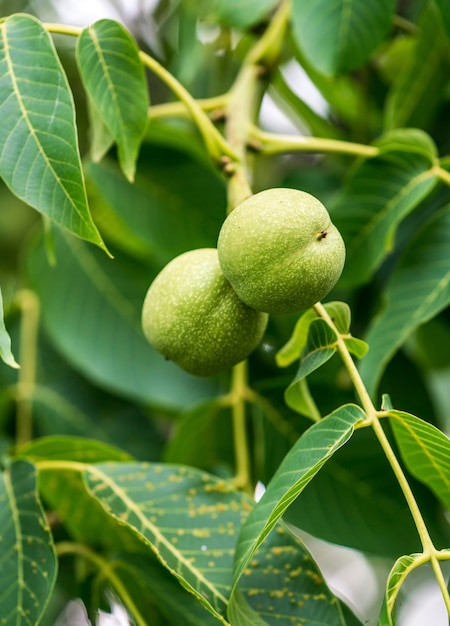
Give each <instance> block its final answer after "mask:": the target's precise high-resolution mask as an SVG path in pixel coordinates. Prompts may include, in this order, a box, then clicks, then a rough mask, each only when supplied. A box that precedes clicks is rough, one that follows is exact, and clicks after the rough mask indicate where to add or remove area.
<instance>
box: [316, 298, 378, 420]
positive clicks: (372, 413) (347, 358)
mask: <svg viewBox="0 0 450 626" xmlns="http://www.w3.org/2000/svg"><path fill="white" fill-rule="evenodd" d="M314 310H315V312H316V313H317V315H318V316H319V317H321V318H322V319H324V320H325V321H326V322H327V323H328V324H329V326H331V328H332V329H333V330H334V332H335V333H336V335H337V338H338V339H337V346H336V347H337V349H338V352H339V354H340V357H341V359H342V361H343V363H344V365H345V368H346V370H347V372H348V375H349V376H350V378H351V381H352V383H353V386H354V387H355V390H356V393H357V394H358V396H359V399H360V400H361V404H362V407H363V409H364V412H365V414H366V415H367V421H368V423H371V422H372V421H373V420H375V419H378V418H377V411H376V409H375V407H374V405H373V402H372V400H371V398H370V396H369V394H368V392H367V389H366V387H365V385H364V383H363V381H362V378H361V376H360V374H359V372H358V369H357V367H356V365H355V362H354V361H353V359H352V356H351V354H350V352H349V351H348V350H347V346H346V345H345V341H344V340H343V339H342V337H341V335H340V333H339V331H338V329H337V328H336V326H335V324H334V322H333V320H332V319H331V317H330V316H329V314H328V312H327V310H326V308H325V307H324V306H323V304H321V303H320V302H317V303H316V304H315V305H314Z"/></svg>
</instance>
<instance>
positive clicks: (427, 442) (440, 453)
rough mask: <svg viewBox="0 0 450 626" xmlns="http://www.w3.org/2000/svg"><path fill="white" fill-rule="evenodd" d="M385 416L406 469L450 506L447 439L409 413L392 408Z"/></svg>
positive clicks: (449, 507)
mask: <svg viewBox="0 0 450 626" xmlns="http://www.w3.org/2000/svg"><path fill="white" fill-rule="evenodd" d="M387 415H388V416H389V417H390V418H391V419H390V423H391V426H392V430H393V432H394V435H395V439H396V441H397V444H398V446H399V448H400V453H401V455H402V458H403V460H404V462H405V464H406V467H407V468H408V470H409V471H410V472H411V474H412V475H413V476H414V477H415V478H417V480H420V481H421V482H422V483H424V484H425V485H427V486H428V487H429V488H430V489H431V490H432V491H433V493H434V494H435V495H436V496H437V497H438V498H439V499H440V500H441V502H442V503H443V505H444V506H445V508H446V509H450V439H449V438H448V437H447V435H445V434H444V433H443V432H442V431H440V430H439V429H438V428H436V426H433V424H429V423H428V422H425V421H424V420H422V419H420V418H419V417H416V416H415V415H411V414H410V413H405V412H404V411H395V410H393V409H391V410H389V411H388V413H387Z"/></svg>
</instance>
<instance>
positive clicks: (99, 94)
mask: <svg viewBox="0 0 450 626" xmlns="http://www.w3.org/2000/svg"><path fill="white" fill-rule="evenodd" d="M77 61H78V67H79V69H80V74H81V77H82V79H83V83H84V86H85V88H86V91H87V93H88V96H89V100H90V104H91V106H92V107H93V108H94V109H95V110H96V111H97V112H98V114H99V115H100V117H101V119H102V121H103V123H104V124H105V125H106V127H107V129H108V131H109V133H110V134H111V136H112V137H113V138H114V140H115V141H116V143H117V146H118V153H119V161H120V164H121V167H122V170H123V172H124V174H125V176H126V177H127V178H128V180H130V181H132V180H134V174H135V170H136V160H137V156H138V151H139V147H140V145H141V142H142V140H143V137H144V134H145V129H146V126H147V117H148V106H149V98H148V89H147V83H146V79H145V74H144V68H143V65H142V63H141V60H140V58H139V50H138V47H137V45H136V42H135V40H134V39H133V37H132V36H131V35H130V34H129V33H128V31H127V30H126V29H125V28H124V27H123V26H122V25H121V24H119V23H118V22H115V21H114V20H109V19H103V20H99V21H98V22H95V23H94V24H92V25H91V26H88V27H86V28H85V29H84V30H83V32H82V33H81V35H80V37H79V39H78V45H77ZM130 96H131V97H130Z"/></svg>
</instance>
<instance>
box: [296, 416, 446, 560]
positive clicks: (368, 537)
mask: <svg viewBox="0 0 450 626" xmlns="http://www.w3.org/2000/svg"><path fill="white" fill-rule="evenodd" d="M414 492H415V495H416V499H417V501H418V503H419V506H420V509H421V511H422V515H423V517H424V519H425V521H426V524H427V527H428V529H429V531H430V533H431V535H432V537H433V538H434V540H435V541H436V544H438V545H445V544H446V541H447V537H446V534H445V530H444V532H443V531H442V530H440V529H439V526H438V523H437V522H438V516H439V513H438V512H439V508H440V507H439V503H438V502H437V501H436V500H435V499H434V498H432V497H430V493H429V492H428V490H426V489H425V488H423V489H422V488H421V485H417V484H415V485H414ZM331 512H333V514H332V515H331ZM284 517H285V521H286V522H288V523H289V524H293V525H294V526H296V527H298V528H300V529H302V530H303V531H306V532H308V533H310V534H312V535H314V536H315V537H318V538H320V539H323V540H324V541H328V542H331V543H335V544H337V545H342V546H347V547H349V548H352V549H355V550H360V551H362V552H365V553H368V554H372V555H377V556H379V557H382V558H389V559H391V560H392V559H396V558H397V557H398V555H399V554H409V553H410V552H415V551H418V550H420V539H419V536H418V534H417V529H416V527H415V525H414V522H413V519H412V517H411V514H410V512H409V509H408V508H407V506H406V503H405V499H404V496H403V494H402V492H401V489H400V487H399V485H398V482H397V480H396V478H395V476H394V475H393V473H392V470H391V468H390V467H389V464H388V462H387V460H386V457H385V455H384V453H383V451H382V449H381V448H380V445H379V442H378V440H377V439H376V437H375V436H374V435H373V433H372V432H371V429H369V428H361V429H358V430H356V431H355V433H354V434H353V436H352V438H351V440H350V441H348V442H347V443H346V445H345V446H343V447H342V448H341V449H339V450H338V451H337V452H336V453H335V454H334V455H333V458H332V459H330V460H329V461H328V462H327V463H326V464H325V466H324V467H323V468H322V469H321V470H320V472H319V473H318V474H317V476H315V478H314V480H312V481H311V482H310V483H309V485H307V487H306V488H305V489H304V491H303V492H302V494H301V496H300V497H299V498H298V499H297V500H295V501H294V502H293V503H292V504H291V506H290V507H289V508H288V509H287V511H286V513H285V514H284Z"/></svg>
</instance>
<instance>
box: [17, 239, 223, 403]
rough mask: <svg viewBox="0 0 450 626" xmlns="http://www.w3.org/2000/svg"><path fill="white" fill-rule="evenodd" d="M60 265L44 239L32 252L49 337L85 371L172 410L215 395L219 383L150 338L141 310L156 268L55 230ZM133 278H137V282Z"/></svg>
mask: <svg viewBox="0 0 450 626" xmlns="http://www.w3.org/2000/svg"><path fill="white" fill-rule="evenodd" d="M55 252H56V257H57V259H58V264H57V266H56V267H50V266H49V265H48V262H47V259H46V255H45V251H44V249H43V247H42V244H39V243H38V242H37V243H36V245H35V246H34V247H33V249H32V251H31V253H30V255H29V257H28V276H29V280H30V282H31V284H32V286H33V289H34V290H35V291H36V293H37V294H38V296H39V297H40V299H41V300H42V301H43V302H45V307H43V308H42V319H43V324H44V326H45V328H46V330H47V331H48V334H49V337H50V338H51V340H52V341H53V342H54V344H55V345H56V346H57V348H58V349H59V350H60V351H61V352H62V353H63V354H64V356H65V357H66V358H67V359H68V360H69V361H70V362H71V364H72V365H73V366H74V367H76V368H77V369H78V370H81V371H82V372H83V373H84V374H85V375H87V376H88V377H89V378H90V379H91V380H94V381H95V382H97V383H99V384H100V385H102V386H103V387H106V388H109V389H112V390H113V391H114V393H116V394H122V395H124V396H126V397H129V398H130V397H131V398H134V399H138V400H140V401H143V402H146V403H152V404H156V405H161V406H165V407H166V408H170V409H179V408H185V407H187V406H190V405H192V404H193V403H195V402H198V401H200V400H202V399H203V400H204V399H205V398H207V397H208V396H211V395H212V394H213V393H214V392H215V391H216V389H217V386H216V384H215V383H213V382H212V381H209V380H207V379H205V380H204V379H199V378H197V377H194V376H191V375H189V374H186V373H185V372H183V371H182V370H181V369H180V368H179V367H177V366H176V365H175V364H173V363H171V362H168V361H165V359H164V358H163V357H162V356H161V355H160V354H159V353H157V352H156V350H154V349H153V348H152V347H151V346H150V344H148V343H147V341H146V340H145V338H144V336H143V333H142V330H141V326H140V310H141V307H142V302H143V300H144V296H145V292H146V290H147V288H148V285H149V284H150V282H151V275H149V270H148V269H147V268H146V267H145V266H143V265H141V264H138V263H136V262H134V261H132V260H130V259H127V258H126V257H120V255H118V254H117V255H116V258H115V259H114V261H112V260H110V259H108V258H107V257H106V256H105V255H103V254H99V253H98V252H97V251H96V250H95V249H93V248H89V247H88V246H86V245H85V244H84V243H83V242H81V241H79V240H78V239H75V238H73V237H70V236H69V235H63V234H62V233H58V232H56V231H55ZM130 277H132V279H130Z"/></svg>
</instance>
